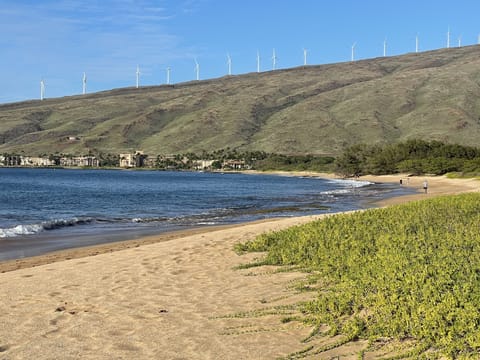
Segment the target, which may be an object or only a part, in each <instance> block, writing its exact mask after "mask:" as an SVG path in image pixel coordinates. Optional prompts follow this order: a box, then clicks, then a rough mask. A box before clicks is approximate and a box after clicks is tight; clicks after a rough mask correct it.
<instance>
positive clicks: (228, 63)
mask: <svg viewBox="0 0 480 360" xmlns="http://www.w3.org/2000/svg"><path fill="white" fill-rule="evenodd" d="M227 66H228V75H232V58H231V57H230V54H229V53H227Z"/></svg>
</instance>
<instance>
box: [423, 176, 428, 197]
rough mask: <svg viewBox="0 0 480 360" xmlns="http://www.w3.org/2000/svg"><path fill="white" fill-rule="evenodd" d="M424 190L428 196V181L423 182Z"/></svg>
mask: <svg viewBox="0 0 480 360" xmlns="http://www.w3.org/2000/svg"><path fill="white" fill-rule="evenodd" d="M423 190H424V191H425V194H426V193H427V190H428V181H427V180H426V179H425V180H424V181H423Z"/></svg>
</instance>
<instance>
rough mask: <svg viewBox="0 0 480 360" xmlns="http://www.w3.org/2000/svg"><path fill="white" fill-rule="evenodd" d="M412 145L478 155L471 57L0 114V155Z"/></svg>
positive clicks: (475, 66) (119, 92)
mask: <svg viewBox="0 0 480 360" xmlns="http://www.w3.org/2000/svg"><path fill="white" fill-rule="evenodd" d="M69 137H76V138H78V140H68V138H69ZM411 138H421V139H425V140H430V139H435V140H442V141H446V142H455V143H461V144H465V145H474V146H477V145H478V144H479V141H478V139H480V46H468V47H462V48H451V49H442V50H436V51H429V52H423V53H418V54H406V55H402V56H396V57H384V58H375V59H369V60H362V61H356V62H349V63H338V64H330V65H318V66H306V67H298V68H292V69H286V70H277V71H269V72H262V73H250V74H245V75H239V76H228V77H223V78H218V79H213V80H205V81H198V82H188V83H182V84H176V85H168V86H167V85H163V86H155V87H141V88H139V89H135V88H123V89H116V90H112V91H106V92H100V93H95V94H88V95H81V96H72V97H65V98H57V99H47V100H44V101H37V100H35V101H28V102H20V103H12V104H5V105H0V153H2V152H14V151H15V152H20V151H24V152H25V153H27V154H30V155H36V154H42V153H53V152H56V151H58V152H63V153H71V154H82V153H86V152H88V151H93V152H99V151H102V152H126V151H133V150H137V149H138V150H143V151H145V152H146V153H149V154H168V153H182V152H187V151H193V152H199V151H202V150H208V151H211V150H215V149H220V148H227V147H230V148H238V149H239V150H264V151H267V152H281V153H314V154H337V153H339V152H340V151H341V150H342V149H343V148H344V147H345V146H348V145H351V144H355V143H359V142H363V143H370V144H371V143H385V142H395V141H402V140H406V139H411Z"/></svg>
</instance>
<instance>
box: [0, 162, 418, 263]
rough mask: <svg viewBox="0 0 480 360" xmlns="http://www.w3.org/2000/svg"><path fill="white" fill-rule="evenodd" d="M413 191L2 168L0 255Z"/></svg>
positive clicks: (360, 184) (269, 179)
mask: <svg viewBox="0 0 480 360" xmlns="http://www.w3.org/2000/svg"><path fill="white" fill-rule="evenodd" d="M411 192H412V190H411V189H407V188H402V187H400V186H398V185H395V184H375V183H370V182H365V181H354V180H328V179H322V178H316V177H290V176H277V175H263V174H253V175H252V174H241V173H208V172H205V173H202V172H168V171H167V172H164V171H127V170H69V169H25V168H0V260H6V259H13V258H22V257H27V256H33V255H39V254H41V253H45V252H49V251H54V250H60V249H65V248H72V247H78V246H85V245H92V244H97V243H103V242H110V241H118V240H126V239H133V238H137V237H140V236H145V235H151V234H156V233H161V232H166V231H171V230H178V229H186V228H193V227H201V226H212V225H222V224H233V223H240V222H247V221H253V220H259V219H265V218H272V217H285V216H302V215H312V214H321V213H332V212H340V211H346V210H354V209H364V208H368V207H372V206H373V205H372V203H373V202H374V201H377V200H380V199H383V198H386V197H392V196H398V195H402V194H407V193H411Z"/></svg>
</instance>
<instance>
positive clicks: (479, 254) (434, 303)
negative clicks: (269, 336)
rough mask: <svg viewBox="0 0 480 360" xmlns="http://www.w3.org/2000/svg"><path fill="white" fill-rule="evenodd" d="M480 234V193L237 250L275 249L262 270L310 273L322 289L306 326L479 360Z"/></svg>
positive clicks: (282, 235)
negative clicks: (287, 268)
mask: <svg viewBox="0 0 480 360" xmlns="http://www.w3.org/2000/svg"><path fill="white" fill-rule="evenodd" d="M479 230H480V194H476V193H471V194H462V195H456V196H444V197H438V198H434V199H428V200H423V201H417V202H412V203H408V204H404V205H399V206H392V207H388V208H382V209H372V210H367V211H363V212H356V213H350V214H337V215H332V216H329V217H327V218H325V219H322V220H318V221H315V222H312V223H310V224H306V225H302V226H298V227H293V228H290V229H287V230H283V231H279V232H274V233H269V234H265V235H262V236H260V237H258V238H256V239H255V240H253V241H250V242H247V243H244V244H239V245H238V246H237V249H236V250H237V251H240V252H242V251H261V252H266V254H265V258H264V259H263V260H262V261H260V262H259V263H260V264H269V265H289V266H292V265H294V266H296V267H297V268H298V267H300V268H303V269H305V270H306V271H308V272H309V273H310V279H316V280H315V281H316V282H317V283H318V284H319V286H317V289H316V292H317V293H316V294H315V296H314V299H313V300H311V301H307V302H304V303H302V304H301V306H300V309H301V313H302V316H301V317H300V319H301V321H303V322H305V323H307V324H309V325H313V326H314V327H317V328H318V327H319V326H321V325H322V324H327V325H328V326H329V329H330V335H344V338H345V339H348V340H350V341H352V340H356V339H368V340H370V343H371V344H373V343H374V342H375V341H378V340H379V339H382V341H383V340H384V339H390V340H391V341H407V340H408V341H413V342H414V344H416V345H415V346H414V348H412V351H413V352H415V358H428V359H430V358H441V357H442V356H443V357H444V358H445V357H447V358H451V359H469V358H472V359H473V358H478V354H479V351H480V231H479ZM310 281H311V280H310ZM295 320H298V319H297V318H295V319H294V321H295ZM286 321H288V319H287V320H286ZM320 350H321V349H320ZM412 351H410V352H412ZM366 352H368V349H366ZM314 353H318V349H317V350H315V349H314V348H312V349H310V350H308V351H306V352H305V353H302V354H303V355H302V356H301V357H303V356H309V354H310V355H312V354H314ZM364 353H365V351H363V352H362V354H360V355H359V357H360V358H363V355H364ZM406 356H407V357H408V356H410V357H411V356H412V354H410V353H407V354H406ZM297 357H298V355H296V356H295V358H297ZM399 358H402V356H401V355H400V357H399Z"/></svg>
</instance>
